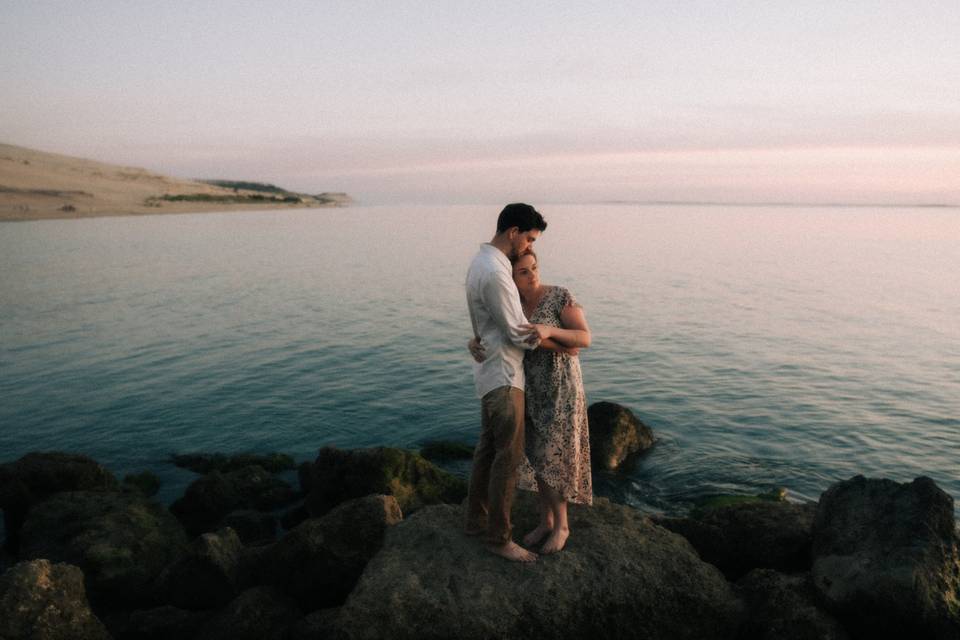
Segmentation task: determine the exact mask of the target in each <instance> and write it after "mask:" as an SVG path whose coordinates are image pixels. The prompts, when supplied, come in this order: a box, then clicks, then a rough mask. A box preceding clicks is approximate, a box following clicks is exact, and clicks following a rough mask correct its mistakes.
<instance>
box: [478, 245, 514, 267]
mask: <svg viewBox="0 0 960 640" xmlns="http://www.w3.org/2000/svg"><path fill="white" fill-rule="evenodd" d="M480 250H481V251H486V252H487V253H489V254H492V255H493V257H494V260H497V261H498V262H500V264H502V265H503V266H505V267H506V268H507V269H508V270H509V269H513V267H512V266H511V265H510V258H508V257H507V254H505V253H504V252H503V251H500V249H497V248H496V247H495V246H493V245H492V244H490V243H489V242H484V243H483V244H481V245H480Z"/></svg>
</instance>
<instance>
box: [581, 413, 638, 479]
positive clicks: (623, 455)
mask: <svg viewBox="0 0 960 640" xmlns="http://www.w3.org/2000/svg"><path fill="white" fill-rule="evenodd" d="M587 420H588V421H589V423H590V463H591V464H592V465H593V468H594V469H600V470H604V471H613V470H614V469H617V468H619V467H620V466H621V465H622V464H623V463H624V461H625V460H627V458H629V457H630V456H632V455H634V454H637V453H641V452H643V451H646V450H647V449H649V448H650V447H652V446H653V443H654V437H653V431H651V430H650V427H648V426H647V425H645V424H643V423H642V422H640V420H638V419H637V417H636V416H635V415H633V412H632V411H630V409H627V408H626V407H624V406H622V405H619V404H616V403H614V402H597V403H595V404H592V405H590V407H589V408H588V409H587Z"/></svg>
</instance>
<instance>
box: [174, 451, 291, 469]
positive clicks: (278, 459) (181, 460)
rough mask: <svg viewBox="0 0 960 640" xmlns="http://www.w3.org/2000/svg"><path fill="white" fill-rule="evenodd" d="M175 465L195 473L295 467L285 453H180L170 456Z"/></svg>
mask: <svg viewBox="0 0 960 640" xmlns="http://www.w3.org/2000/svg"><path fill="white" fill-rule="evenodd" d="M171 461H172V462H173V464H175V465H176V466H178V467H180V468H182V469H189V470H190V471H193V472H196V473H210V472H211V471H220V472H222V473H227V472H229V471H237V470H239V469H243V468H245V467H262V468H263V469H265V470H266V471H269V472H271V473H277V472H279V471H292V470H293V469H295V468H296V465H295V463H294V462H293V458H291V457H290V456H288V455H287V454H285V453H265V454H257V453H237V454H233V455H227V454H225V453H180V454H176V455H174V456H173V457H172V458H171Z"/></svg>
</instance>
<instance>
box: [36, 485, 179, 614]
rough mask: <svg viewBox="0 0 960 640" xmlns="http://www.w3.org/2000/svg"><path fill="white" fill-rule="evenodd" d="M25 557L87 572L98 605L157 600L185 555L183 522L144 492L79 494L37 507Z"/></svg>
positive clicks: (62, 495)
mask: <svg viewBox="0 0 960 640" xmlns="http://www.w3.org/2000/svg"><path fill="white" fill-rule="evenodd" d="M22 538H23V541H22V544H21V557H23V558H25V559H35V558H47V559H49V560H53V561H56V562H68V563H70V564H74V565H77V566H78V567H80V568H81V569H82V570H83V573H84V575H85V577H86V585H87V592H88V594H89V597H90V600H91V601H92V602H93V603H94V605H95V606H96V605H98V604H100V603H103V604H105V605H109V606H114V605H116V606H127V605H130V606H137V605H145V604H151V603H153V601H154V593H153V589H154V582H155V580H156V578H157V576H158V575H159V574H160V572H161V571H163V569H164V567H166V566H167V565H168V564H169V563H170V562H171V561H172V560H173V559H174V558H176V557H177V556H178V555H179V554H180V553H181V552H182V550H183V548H184V546H185V544H186V535H185V534H184V532H183V528H182V527H181V526H180V523H178V522H177V520H176V519H175V518H174V517H173V516H172V515H170V513H169V512H168V511H167V510H166V509H165V508H163V507H162V506H160V505H159V504H157V503H155V502H152V501H150V500H149V499H147V498H146V497H144V496H142V495H140V494H139V493H99V492H91V491H76V492H71V493H58V494H56V495H54V496H52V497H50V498H48V499H47V500H45V501H43V502H41V503H39V504H37V505H36V506H34V507H33V508H32V509H31V510H30V513H29V515H28V516H27V521H26V522H25V523H24V525H23V532H22Z"/></svg>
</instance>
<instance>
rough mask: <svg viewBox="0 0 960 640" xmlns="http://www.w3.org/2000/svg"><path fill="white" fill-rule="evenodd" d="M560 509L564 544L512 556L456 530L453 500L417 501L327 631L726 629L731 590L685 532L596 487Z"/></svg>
mask: <svg viewBox="0 0 960 640" xmlns="http://www.w3.org/2000/svg"><path fill="white" fill-rule="evenodd" d="M521 502H523V501H521ZM520 508H521V509H523V510H524V511H529V513H525V514H524V517H521V518H520V523H521V525H523V526H524V527H527V526H532V525H533V523H534V521H535V517H536V516H535V513H534V509H535V507H534V502H533V501H532V500H527V501H525V503H524V504H523V505H522V506H521V507H520ZM570 517H571V528H572V532H573V533H572V535H571V538H570V540H569V542H568V543H567V548H566V549H565V550H564V551H563V552H561V553H559V554H557V555H554V556H549V557H542V558H541V559H540V560H539V561H537V562H536V563H534V564H532V565H522V564H517V563H511V562H508V561H506V560H503V559H502V558H499V557H496V556H494V555H493V554H491V553H490V552H488V551H487V550H485V549H484V548H483V546H482V545H481V544H480V543H479V542H478V541H477V540H476V539H474V538H468V537H466V536H464V535H463V533H462V532H461V530H462V524H463V513H462V509H461V507H459V506H452V505H438V506H429V507H424V508H423V509H421V510H420V511H419V512H417V513H416V514H414V515H413V516H411V517H409V518H408V519H406V520H404V521H403V522H401V523H399V524H397V525H396V526H394V527H391V528H390V529H388V531H387V536H386V540H385V542H384V547H383V549H382V550H381V551H380V553H379V554H377V555H376V556H375V557H374V559H373V560H371V561H370V563H369V564H368V565H367V568H366V569H365V570H364V573H363V576H362V577H361V579H360V582H359V584H358V585H357V587H356V588H355V589H354V591H353V593H352V594H351V595H350V597H349V598H348V600H347V602H346V604H345V605H344V606H343V607H342V608H341V609H340V611H339V613H338V614H337V617H336V621H335V623H334V624H333V625H332V626H333V629H332V634H333V637H335V638H345V639H346V638H348V639H359V638H385V637H391V638H418V639H428V638H464V639H474V638H476V639H480V638H484V639H485V638H557V639H560V638H579V637H589V638H647V639H650V640H657V639H661V638H662V639H667V638H669V639H682V638H691V639H692V638H696V639H697V640H700V639H702V638H721V639H722V638H731V637H734V635H735V633H736V629H737V624H738V618H739V614H740V605H739V602H738V600H737V599H736V597H735V596H734V593H733V591H732V588H731V586H730V585H729V584H728V583H727V582H726V580H724V578H723V576H722V575H721V574H720V572H719V571H718V570H717V569H716V568H715V567H713V566H712V565H709V564H707V563H705V562H703V561H701V560H700V559H699V558H698V557H697V555H696V552H695V551H694V550H693V548H692V547H691V546H690V544H689V543H688V542H687V541H686V540H685V539H683V538H682V537H680V536H678V535H675V534H673V533H671V532H669V531H667V530H666V529H663V528H661V527H658V526H656V525H654V524H653V523H652V522H650V520H649V519H647V518H645V517H644V516H642V515H641V514H640V513H638V512H637V511H635V510H633V509H630V508H628V507H623V506H619V505H614V504H611V503H609V502H608V501H606V500H604V499H597V500H596V502H595V504H594V506H593V507H579V506H576V505H572V506H571V507H570ZM521 530H523V529H522V528H521Z"/></svg>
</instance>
